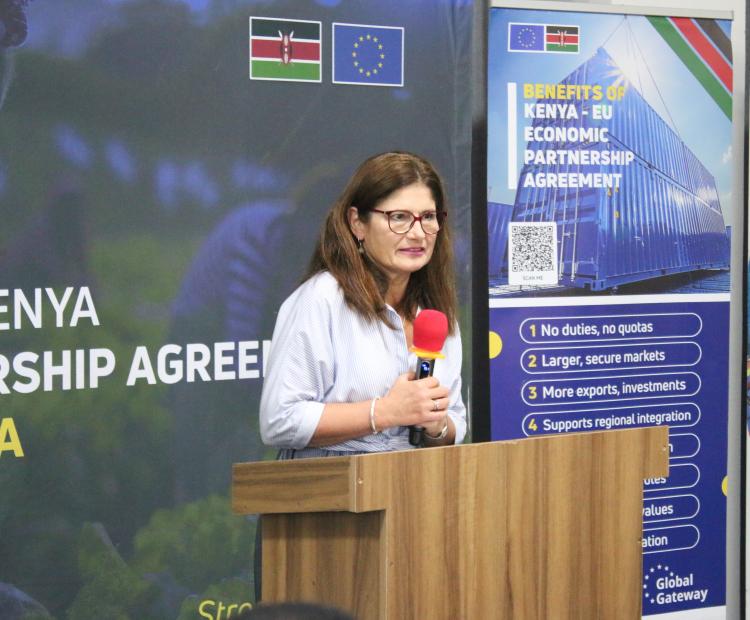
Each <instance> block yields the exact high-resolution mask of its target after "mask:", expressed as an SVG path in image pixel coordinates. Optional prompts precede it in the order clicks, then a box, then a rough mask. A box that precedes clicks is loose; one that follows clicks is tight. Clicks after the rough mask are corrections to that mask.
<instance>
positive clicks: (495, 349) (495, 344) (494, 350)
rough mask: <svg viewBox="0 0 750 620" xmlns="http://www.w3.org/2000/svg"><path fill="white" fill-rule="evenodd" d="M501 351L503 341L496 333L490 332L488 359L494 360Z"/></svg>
mask: <svg viewBox="0 0 750 620" xmlns="http://www.w3.org/2000/svg"><path fill="white" fill-rule="evenodd" d="M502 350H503V339H502V338H500V334H498V333H497V332H490V359H491V360H492V359H495V358H496V357H497V356H498V355H500V351H502Z"/></svg>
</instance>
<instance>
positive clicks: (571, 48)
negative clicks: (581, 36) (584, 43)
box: [546, 43, 578, 52]
mask: <svg viewBox="0 0 750 620" xmlns="http://www.w3.org/2000/svg"><path fill="white" fill-rule="evenodd" d="M546 51H548V52H577V51H578V46H577V45H557V44H556V43H547V50H546Z"/></svg>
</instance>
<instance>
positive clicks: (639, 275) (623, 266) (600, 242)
mask: <svg viewBox="0 0 750 620" xmlns="http://www.w3.org/2000/svg"><path fill="white" fill-rule="evenodd" d="M562 83H563V84H572V85H600V86H601V87H602V91H603V92H606V89H607V87H610V86H618V85H622V86H625V89H624V96H623V97H622V98H621V99H620V100H617V101H608V100H607V99H606V98H603V99H602V100H601V101H593V100H592V99H587V100H585V99H584V100H575V104H576V109H577V112H578V114H577V116H578V118H570V119H561V118H535V119H534V120H533V127H535V128H536V127H578V128H581V127H583V128H594V127H599V128H601V127H606V128H607V130H608V142H606V143H602V142H596V143H580V142H571V143H561V142H529V143H528V144H527V149H529V150H533V151H543V150H547V149H548V150H566V151H573V150H575V149H585V150H588V151H594V150H599V151H605V150H618V151H619V150H624V151H630V152H632V153H633V155H634V159H633V160H632V162H631V163H629V164H628V165H609V164H608V165H601V164H599V165H583V164H563V165H561V164H533V163H529V164H524V166H523V168H522V170H521V174H520V177H519V182H518V189H517V192H516V197H515V201H514V204H513V213H512V216H511V221H513V222H551V221H554V222H556V224H557V251H558V254H557V260H558V264H557V271H558V277H559V281H558V284H559V286H564V287H575V288H582V289H588V290H592V291H601V290H606V289H612V288H613V287H616V286H618V285H621V284H626V283H631V282H638V281H641V280H646V279H650V278H655V277H659V276H664V275H668V274H674V273H680V272H687V271H695V270H702V269H728V268H729V239H728V237H727V234H726V228H725V223H724V217H723V215H722V211H721V205H720V202H719V195H718V191H717V188H716V181H715V179H714V177H713V176H712V175H711V173H710V172H709V171H708V170H707V169H706V167H705V166H704V165H703V164H702V163H701V162H700V160H699V159H698V157H697V156H696V155H695V154H694V153H693V152H692V151H691V150H690V149H689V148H688V147H687V146H686V145H685V143H684V142H683V141H682V140H681V139H680V137H679V136H678V134H677V133H676V132H675V131H674V130H673V129H672V128H671V127H669V126H668V125H667V123H666V122H665V121H664V120H663V119H662V118H661V116H659V114H658V113H657V112H656V111H655V110H654V109H653V108H652V107H651V106H650V105H649V104H648V103H647V101H646V100H645V99H644V98H643V96H642V95H641V93H640V92H639V91H638V89H637V88H636V87H635V86H634V85H633V84H632V83H630V82H628V81H627V79H626V78H625V77H624V75H623V73H622V71H620V69H619V67H618V66H617V65H616V63H615V62H614V61H613V59H612V58H611V57H610V56H609V54H608V53H607V52H606V51H605V50H604V49H603V48H600V49H599V50H597V52H596V53H595V54H594V55H593V56H592V57H591V58H590V59H589V60H587V61H586V62H584V63H583V64H581V65H580V66H579V67H578V68H577V69H576V70H575V71H573V72H572V73H571V74H570V75H569V76H568V77H566V78H565V79H564V80H563V81H562ZM572 102H573V100H569V101H565V102H563V101H558V100H541V99H540V100H538V101H537V103H572ZM596 104H607V105H609V104H611V112H612V114H611V117H610V118H608V119H606V120H603V119H599V120H596V119H593V118H592V116H593V115H592V114H591V110H592V106H593V105H596ZM530 122H531V121H530ZM539 172H544V173H556V174H557V173H571V172H573V173H583V174H588V173H604V174H612V173H621V174H622V177H621V180H620V183H619V187H604V188H602V187H596V188H592V187H585V188H570V187H568V188H560V187H523V180H524V179H525V178H526V175H527V174H535V173H539ZM507 260H508V259H507V252H505V254H504V259H503V269H502V273H503V275H504V276H507V273H508V267H507ZM490 271H492V266H490Z"/></svg>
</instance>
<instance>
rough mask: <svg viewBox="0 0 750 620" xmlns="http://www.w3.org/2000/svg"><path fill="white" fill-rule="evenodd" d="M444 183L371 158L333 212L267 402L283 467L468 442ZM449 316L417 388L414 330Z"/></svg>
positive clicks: (269, 375)
mask: <svg viewBox="0 0 750 620" xmlns="http://www.w3.org/2000/svg"><path fill="white" fill-rule="evenodd" d="M445 202H446V200H445V190H444V188H443V182H442V180H441V179H440V177H439V175H438V174H437V172H436V171H435V169H434V168H433V167H432V165H431V164H430V163H429V162H427V161H426V160H425V159H423V158H421V157H418V156H416V155H412V154H410V153H402V152H391V153H383V154H381V155H376V156H374V157H371V158H369V159H367V160H366V161H365V162H364V163H363V164H362V165H361V166H360V167H359V168H358V169H357V171H356V172H355V173H354V176H353V177H352V178H351V180H350V181H349V183H348V185H347V186H346V188H345V189H344V191H343V193H342V194H341V196H340V197H339V199H338V201H337V202H336V203H335V204H334V206H333V208H332V209H331V211H330V212H329V213H328V216H327V218H326V221H325V224H324V226H323V230H322V233H321V235H320V239H319V241H318V243H317V246H316V248H315V251H314V254H313V257H312V260H311V262H310V267H309V270H308V273H307V275H306V277H305V279H304V282H303V283H302V285H301V286H300V287H299V288H297V290H296V291H294V293H292V295H291V296H290V297H289V298H288V299H287V300H286V301H285V302H284V303H283V305H282V306H281V309H280V310H279V315H278V318H277V321H276V327H275V329H274V333H273V339H272V343H271V347H270V351H269V355H268V358H267V364H266V376H265V381H264V385H263V394H262V397H261V403H260V430H261V436H262V438H263V441H264V443H266V444H268V445H271V446H276V447H278V448H281V452H280V454H279V458H282V459H289V458H304V457H312V456H338V455H352V454H361V453H365V452H378V451H388V450H402V449H408V448H410V447H412V446H410V444H409V440H408V437H409V429H408V427H409V426H421V427H424V434H423V436H424V443H425V445H427V446H437V445H445V444H452V443H458V442H460V441H462V440H463V438H464V435H465V434H466V409H465V407H464V404H463V401H462V399H461V339H460V335H459V331H458V324H457V322H456V294H455V285H454V279H453V251H452V246H451V238H450V231H449V227H448V221H447V213H446V210H445V209H446V204H445ZM422 308H433V309H436V310H440V311H441V312H443V313H445V315H446V316H447V318H448V327H449V334H448V337H447V339H446V341H445V345H444V347H443V353H444V354H445V359H441V360H440V361H438V362H437V364H436V365H435V371H434V375H433V376H431V377H426V378H424V379H418V380H414V373H413V369H414V368H415V364H416V355H415V354H414V353H410V351H409V349H410V348H411V346H412V325H413V322H414V319H415V317H416V315H417V314H418V313H419V311H420V310H421V309H422Z"/></svg>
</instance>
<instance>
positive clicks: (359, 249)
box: [357, 239, 365, 254]
mask: <svg viewBox="0 0 750 620" xmlns="http://www.w3.org/2000/svg"><path fill="white" fill-rule="evenodd" d="M364 245H365V240H364V239H357V252H359V253H360V254H364V253H365V247H364Z"/></svg>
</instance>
